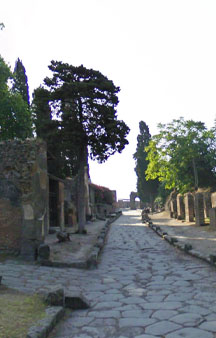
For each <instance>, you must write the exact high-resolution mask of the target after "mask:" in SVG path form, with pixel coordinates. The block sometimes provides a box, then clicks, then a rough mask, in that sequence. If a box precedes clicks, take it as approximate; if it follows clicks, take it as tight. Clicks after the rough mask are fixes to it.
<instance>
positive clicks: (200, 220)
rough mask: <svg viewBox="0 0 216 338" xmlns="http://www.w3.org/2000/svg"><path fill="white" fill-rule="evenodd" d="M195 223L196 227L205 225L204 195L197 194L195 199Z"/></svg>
mask: <svg viewBox="0 0 216 338" xmlns="http://www.w3.org/2000/svg"><path fill="white" fill-rule="evenodd" d="M194 208H195V221H196V225H204V224H205V219H204V199H203V194H202V193H200V192H197V193H196V194H195V197H194Z"/></svg>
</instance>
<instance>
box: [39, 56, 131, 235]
mask: <svg viewBox="0 0 216 338" xmlns="http://www.w3.org/2000/svg"><path fill="white" fill-rule="evenodd" d="M49 69H50V71H51V72H52V76H51V77H50V78H49V77H47V78H46V79H45V80H44V86H43V89H44V90H46V91H47V92H46V93H45V91H44V94H45V96H46V97H47V99H46V98H45V99H44V103H43V102H42V97H40V95H39V94H38V92H36V93H35V99H34V105H33V111H34V115H35V118H36V120H35V125H36V129H37V130H40V131H41V135H42V134H43V135H44V134H45V133H44V131H42V128H43V126H42V125H41V123H42V120H41V119H40V117H41V116H42V115H44V116H45V117H44V119H46V123H47V124H46V126H47V128H48V129H47V130H48V135H49V136H50V139H49V140H50V142H52V143H53V144H55V146H56V149H54V151H55V153H54V165H55V163H56V160H57V162H58V161H59V158H61V159H62V171H61V173H62V175H66V174H67V175H72V174H78V186H79V191H78V202H77V203H78V221H79V231H80V233H82V230H83V229H84V224H85V201H84V196H85V186H84V173H85V168H86V167H88V157H89V156H90V157H91V158H92V159H95V160H97V161H98V162H100V163H101V162H104V161H106V160H107V159H108V158H109V156H111V155H113V154H114V153H115V152H119V153H120V152H121V151H122V150H123V149H124V147H125V145H127V144H128V141H127V139H126V136H127V134H128V133H129V128H128V127H127V125H126V124H125V123H124V122H123V121H121V120H118V119H117V110H116V107H117V105H118V96H117V94H118V92H119V91H120V89H119V87H116V86H115V85H114V84H113V82H112V81H110V80H108V78H107V77H105V76H104V75H102V74H101V73H100V72H99V71H95V70H92V69H87V68H85V67H83V66H82V65H81V66H79V67H74V66H71V65H69V64H67V63H62V62H58V61H52V62H51V65H50V66H49ZM48 93H49V94H48ZM41 94H42V93H41ZM48 115H49V117H48ZM52 121H56V122H55V123H56V125H55V127H54V130H56V135H58V140H57V142H55V137H56V135H54V133H53V132H52V133H51V134H50V130H52V127H53V124H51V123H52ZM43 135H42V137H43ZM44 137H45V138H46V135H45V136H44ZM44 137H43V138H44ZM51 172H52V168H51Z"/></svg>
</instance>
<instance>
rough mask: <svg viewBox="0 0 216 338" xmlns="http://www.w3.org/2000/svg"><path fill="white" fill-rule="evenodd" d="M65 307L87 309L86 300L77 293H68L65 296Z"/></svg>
mask: <svg viewBox="0 0 216 338" xmlns="http://www.w3.org/2000/svg"><path fill="white" fill-rule="evenodd" d="M65 307H67V308H70V309H73V310H86V309H89V307H90V306H89V304H88V301H87V300H86V299H85V298H84V297H83V296H79V295H74V296H73V295H70V296H66V297H65Z"/></svg>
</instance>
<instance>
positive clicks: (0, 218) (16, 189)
mask: <svg viewBox="0 0 216 338" xmlns="http://www.w3.org/2000/svg"><path fill="white" fill-rule="evenodd" d="M0 158H1V162H0V250H6V251H12V252H14V251H15V252H19V253H21V255H22V256H24V257H25V258H27V259H34V258H35V255H36V253H37V247H38V245H39V244H41V243H42V242H43V240H44V237H45V235H46V234H47V232H48V228H49V218H48V177H47V158H46V145H45V143H44V142H43V141H42V140H40V139H28V140H25V141H21V140H12V141H4V142H0Z"/></svg>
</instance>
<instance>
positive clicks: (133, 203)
mask: <svg viewBox="0 0 216 338" xmlns="http://www.w3.org/2000/svg"><path fill="white" fill-rule="evenodd" d="M136 197H137V193H135V192H131V193H130V208H131V210H136V203H135V198H136Z"/></svg>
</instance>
